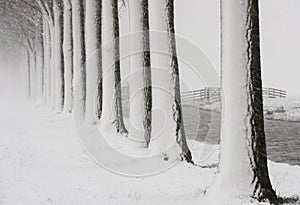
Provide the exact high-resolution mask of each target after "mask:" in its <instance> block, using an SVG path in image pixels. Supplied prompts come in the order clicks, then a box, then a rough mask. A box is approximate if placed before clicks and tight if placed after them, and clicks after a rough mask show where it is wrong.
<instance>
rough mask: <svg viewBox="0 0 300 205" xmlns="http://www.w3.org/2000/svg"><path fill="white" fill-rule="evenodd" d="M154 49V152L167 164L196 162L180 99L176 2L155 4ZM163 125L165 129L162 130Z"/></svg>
mask: <svg viewBox="0 0 300 205" xmlns="http://www.w3.org/2000/svg"><path fill="white" fill-rule="evenodd" d="M153 4H154V6H153V7H151V8H152V9H153V10H151V12H153V21H152V28H153V30H156V31H157V32H152V33H151V34H152V35H151V36H152V38H151V46H152V48H151V49H153V50H155V51H156V52H155V53H153V54H152V56H151V58H152V59H153V60H152V76H153V77H152V82H153V87H154V88H153V107H155V108H156V111H155V112H153V119H154V120H153V132H154V133H155V134H156V135H157V137H156V138H157V139H156V140H153V141H151V142H150V147H151V149H152V150H154V152H162V156H163V157H164V159H165V160H174V159H181V160H186V161H188V162H192V156H191V152H190V150H189V148H188V146H187V142H186V136H185V132H184V125H183V116H182V108H181V99H180V83H179V63H178V58H177V52H176V39H175V28H174V2H173V1H172V0H162V1H154V2H153ZM162 125H163V126H162Z"/></svg>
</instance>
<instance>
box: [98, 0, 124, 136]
mask: <svg viewBox="0 0 300 205" xmlns="http://www.w3.org/2000/svg"><path fill="white" fill-rule="evenodd" d="M103 16H104V17H103V43H104V44H105V46H104V48H103V71H104V72H103V88H104V90H103V108H102V115H101V123H100V125H101V128H102V129H103V130H110V129H113V128H112V126H111V125H112V124H114V125H115V127H116V131H117V132H118V133H121V134H123V135H127V134H128V131H127V129H126V128H125V125H124V121H123V111H122V95H121V94H122V93H121V75H120V50H119V49H120V48H119V46H120V39H119V16H118V1H117V0H107V1H103Z"/></svg>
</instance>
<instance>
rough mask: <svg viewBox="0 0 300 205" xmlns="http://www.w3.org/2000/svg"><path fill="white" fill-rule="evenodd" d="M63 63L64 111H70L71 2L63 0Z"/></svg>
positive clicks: (71, 67)
mask: <svg viewBox="0 0 300 205" xmlns="http://www.w3.org/2000/svg"><path fill="white" fill-rule="evenodd" d="M63 51H64V63H65V75H64V77H65V90H64V91H65V93H64V97H65V98H64V102H65V104H64V109H65V111H67V112H71V111H72V107H73V24H72V3H71V0H64V45H63Z"/></svg>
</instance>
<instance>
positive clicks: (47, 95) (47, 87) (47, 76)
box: [44, 20, 51, 106]
mask: <svg viewBox="0 0 300 205" xmlns="http://www.w3.org/2000/svg"><path fill="white" fill-rule="evenodd" d="M45 21H46V20H45ZM44 25H45V27H44V35H45V71H44V100H45V102H46V103H47V104H48V106H50V104H51V103H50V100H51V34H50V26H49V23H48V22H45V23H44Z"/></svg>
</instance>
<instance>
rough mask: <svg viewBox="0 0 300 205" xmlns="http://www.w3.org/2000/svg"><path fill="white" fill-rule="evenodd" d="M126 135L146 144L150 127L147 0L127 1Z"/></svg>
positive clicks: (150, 104)
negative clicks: (128, 105) (128, 35)
mask: <svg viewBox="0 0 300 205" xmlns="http://www.w3.org/2000/svg"><path fill="white" fill-rule="evenodd" d="M128 3H129V11H130V33H131V36H130V53H131V56H130V73H131V75H130V125H131V127H130V131H129V134H130V138H133V139H134V140H135V141H138V142H142V145H143V146H145V147H148V146H149V143H150V140H151V131H152V123H151V121H152V87H151V83H152V80H151V59H150V36H149V12H148V0H136V1H129V2H128Z"/></svg>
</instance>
